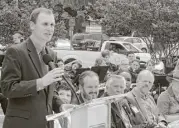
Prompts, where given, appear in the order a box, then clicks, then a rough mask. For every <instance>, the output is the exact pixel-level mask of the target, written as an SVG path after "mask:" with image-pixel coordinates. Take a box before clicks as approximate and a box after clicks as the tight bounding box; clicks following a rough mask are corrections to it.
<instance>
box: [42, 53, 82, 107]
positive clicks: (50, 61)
mask: <svg viewBox="0 0 179 128" xmlns="http://www.w3.org/2000/svg"><path fill="white" fill-rule="evenodd" d="M42 59H43V61H44V63H45V64H46V65H48V66H49V68H50V70H52V69H54V68H57V66H55V63H54V62H53V59H52V57H51V56H50V55H49V54H44V55H43V57H42ZM62 78H63V80H65V82H66V83H67V85H68V86H69V87H70V88H71V90H72V92H73V93H74V95H75V96H76V98H77V100H78V102H79V104H81V102H80V99H79V97H78V96H77V94H76V92H75V89H74V87H73V85H72V84H71V82H69V80H68V79H67V78H66V77H65V76H64V75H62ZM58 84H59V85H60V82H59V81H58Z"/></svg>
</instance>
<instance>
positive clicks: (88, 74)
mask: <svg viewBox="0 0 179 128" xmlns="http://www.w3.org/2000/svg"><path fill="white" fill-rule="evenodd" d="M94 76H96V77H97V78H98V79H99V76H98V74H96V73H95V72H93V71H84V72H83V73H82V74H80V76H79V84H80V85H81V86H84V78H86V77H94Z"/></svg>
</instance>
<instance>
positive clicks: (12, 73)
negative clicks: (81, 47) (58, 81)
mask: <svg viewBox="0 0 179 128" xmlns="http://www.w3.org/2000/svg"><path fill="white" fill-rule="evenodd" d="M47 51H48V53H49V54H50V55H51V56H52V58H53V59H54V62H55V61H56V58H57V57H56V54H55V53H54V52H53V51H52V50H50V49H49V48H47ZM44 75H45V74H43V72H42V67H41V63H40V60H39V57H38V54H37V51H36V49H35V46H34V44H33V43H32V41H31V40H30V39H28V40H26V41H25V42H24V43H22V44H17V45H13V46H12V47H10V48H9V49H8V50H7V52H6V56H5V58H4V61H3V66H2V77H1V78H2V81H1V89H2V93H3V94H4V96H6V97H7V98H8V99H9V101H8V107H7V111H6V116H5V120H4V124H3V128H13V127H17V128H46V126H47V125H48V126H49V128H52V125H53V123H48V124H47V121H46V119H45V116H46V115H48V114H52V98H53V94H54V89H55V86H54V85H50V86H48V87H47V88H46V89H44V90H41V91H37V89H36V86H37V84H36V79H38V78H41V77H43V76H44Z"/></svg>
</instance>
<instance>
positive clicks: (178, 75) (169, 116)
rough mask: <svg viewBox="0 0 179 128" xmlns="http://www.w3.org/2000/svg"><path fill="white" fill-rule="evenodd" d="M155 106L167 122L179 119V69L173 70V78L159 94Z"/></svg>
mask: <svg viewBox="0 0 179 128" xmlns="http://www.w3.org/2000/svg"><path fill="white" fill-rule="evenodd" d="M157 106H158V108H160V109H159V110H160V112H161V113H162V114H163V115H164V116H165V118H166V120H167V122H173V121H176V120H179V70H178V69H177V68H176V69H175V70H174V71H173V78H172V81H171V83H170V86H169V87H168V89H167V90H166V91H164V92H163V93H162V94H160V96H159V98H158V101H157Z"/></svg>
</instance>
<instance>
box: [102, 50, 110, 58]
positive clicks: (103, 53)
mask: <svg viewBox="0 0 179 128" xmlns="http://www.w3.org/2000/svg"><path fill="white" fill-rule="evenodd" d="M109 55H110V52H109V50H104V51H102V52H101V56H102V57H106V56H109Z"/></svg>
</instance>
